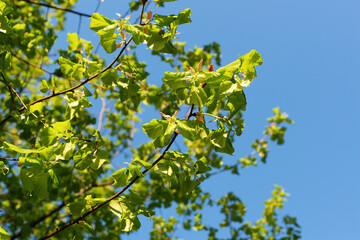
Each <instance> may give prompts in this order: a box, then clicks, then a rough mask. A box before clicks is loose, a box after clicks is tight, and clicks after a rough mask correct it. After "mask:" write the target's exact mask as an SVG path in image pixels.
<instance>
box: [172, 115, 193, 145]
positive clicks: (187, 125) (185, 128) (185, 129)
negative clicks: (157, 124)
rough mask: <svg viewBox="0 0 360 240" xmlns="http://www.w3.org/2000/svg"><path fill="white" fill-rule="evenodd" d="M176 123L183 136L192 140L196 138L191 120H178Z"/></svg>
mask: <svg viewBox="0 0 360 240" xmlns="http://www.w3.org/2000/svg"><path fill="white" fill-rule="evenodd" d="M176 124H177V126H178V128H179V130H180V132H181V135H183V137H184V138H187V139H189V140H192V141H194V140H195V138H196V129H195V128H194V126H193V125H194V124H193V121H191V120H178V121H176Z"/></svg>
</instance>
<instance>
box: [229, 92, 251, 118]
mask: <svg viewBox="0 0 360 240" xmlns="http://www.w3.org/2000/svg"><path fill="white" fill-rule="evenodd" d="M225 110H229V111H230V114H229V116H228V119H232V118H233V117H234V116H235V114H236V113H238V112H239V111H240V110H241V111H245V110H246V97H245V94H244V91H234V92H233V93H232V94H230V96H229V97H228V102H227V103H226V107H225Z"/></svg>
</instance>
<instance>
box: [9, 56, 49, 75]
mask: <svg viewBox="0 0 360 240" xmlns="http://www.w3.org/2000/svg"><path fill="white" fill-rule="evenodd" d="M10 54H11V55H12V56H13V57H15V58H17V59H19V60H20V61H22V62H24V63H26V64H28V65H30V66H32V67H34V68H38V69H40V70H42V71H43V72H46V73H48V74H50V75H54V73H53V72H51V71H49V70H46V69H44V68H43V67H41V66H38V65H36V64H33V63H31V62H29V61H28V60H26V59H24V58H22V57H19V56H18V55H16V54H15V53H12V52H10Z"/></svg>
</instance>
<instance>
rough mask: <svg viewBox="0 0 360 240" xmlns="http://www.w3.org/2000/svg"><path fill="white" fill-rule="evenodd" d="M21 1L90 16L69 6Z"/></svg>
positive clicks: (30, 0)
mask: <svg viewBox="0 0 360 240" xmlns="http://www.w3.org/2000/svg"><path fill="white" fill-rule="evenodd" d="M21 1H23V2H27V3H32V4H36V5H40V6H44V7H49V8H53V9H56V10H60V11H65V12H71V13H74V14H77V15H80V16H85V17H91V15H89V14H87V13H81V12H78V11H74V10H72V9H69V8H63V7H59V6H54V5H50V4H46V3H41V2H35V1H32V0H21Z"/></svg>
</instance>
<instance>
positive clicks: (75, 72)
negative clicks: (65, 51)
mask: <svg viewBox="0 0 360 240" xmlns="http://www.w3.org/2000/svg"><path fill="white" fill-rule="evenodd" d="M59 65H60V69H61V72H62V73H63V74H65V76H67V77H69V78H74V79H76V80H80V79H81V78H82V77H83V75H84V67H83V66H82V65H80V64H76V63H73V62H71V61H69V60H67V59H66V58H63V57H62V56H60V58H59Z"/></svg>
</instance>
